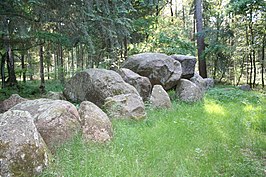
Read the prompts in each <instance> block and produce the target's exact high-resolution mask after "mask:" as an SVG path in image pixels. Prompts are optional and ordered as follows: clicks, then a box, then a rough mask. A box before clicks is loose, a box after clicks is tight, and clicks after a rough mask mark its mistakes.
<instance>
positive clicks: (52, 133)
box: [11, 99, 80, 150]
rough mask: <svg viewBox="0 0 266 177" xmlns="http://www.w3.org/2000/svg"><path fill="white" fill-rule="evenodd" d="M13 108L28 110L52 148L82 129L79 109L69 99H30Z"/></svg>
mask: <svg viewBox="0 0 266 177" xmlns="http://www.w3.org/2000/svg"><path fill="white" fill-rule="evenodd" d="M11 110H22V111H28V112H29V113H30V114H31V116H32V117H33V118H34V122H35V125H36V127H37V129H38V132H39V133H40V134H41V136H42V138H43V139H44V141H45V143H46V144H47V145H48V147H49V148H50V149H51V150H53V149H54V147H55V146H57V145H61V144H62V143H64V142H66V141H67V140H70V139H72V138H73V137H74V136H75V135H76V133H77V132H78V131H79V130H80V117H79V114H78V111H77V109H76V107H75V106H74V105H73V104H71V103H70V102H67V101H63V100H50V99H36V100H29V101H25V102H22V103H20V104H17V105H16V106H14V107H12V108H11Z"/></svg>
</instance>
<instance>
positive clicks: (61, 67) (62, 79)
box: [59, 45, 65, 85]
mask: <svg viewBox="0 0 266 177" xmlns="http://www.w3.org/2000/svg"><path fill="white" fill-rule="evenodd" d="M59 79H60V82H61V84H62V85H64V83H65V76H64V60H63V47H62V45H59Z"/></svg>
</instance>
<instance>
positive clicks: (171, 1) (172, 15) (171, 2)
mask: <svg viewBox="0 0 266 177" xmlns="http://www.w3.org/2000/svg"><path fill="white" fill-rule="evenodd" d="M170 13H171V17H172V18H171V21H172V22H174V19H173V18H174V11H173V0H170Z"/></svg>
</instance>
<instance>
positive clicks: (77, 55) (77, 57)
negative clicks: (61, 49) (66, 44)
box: [76, 45, 79, 70]
mask: <svg viewBox="0 0 266 177" xmlns="http://www.w3.org/2000/svg"><path fill="white" fill-rule="evenodd" d="M76 65H77V66H76V68H77V70H78V69H79V45H77V47H76Z"/></svg>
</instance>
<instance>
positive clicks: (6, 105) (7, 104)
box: [0, 94, 27, 113]
mask: <svg viewBox="0 0 266 177" xmlns="http://www.w3.org/2000/svg"><path fill="white" fill-rule="evenodd" d="M23 101H27V99H26V98H22V97H21V96H19V95H18V94H12V95H11V96H10V97H9V98H8V99H6V100H4V101H2V102H1V103H0V113H1V112H5V111H7V110H9V109H10V108H12V107H13V106H15V105H17V104H19V103H21V102H23Z"/></svg>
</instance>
